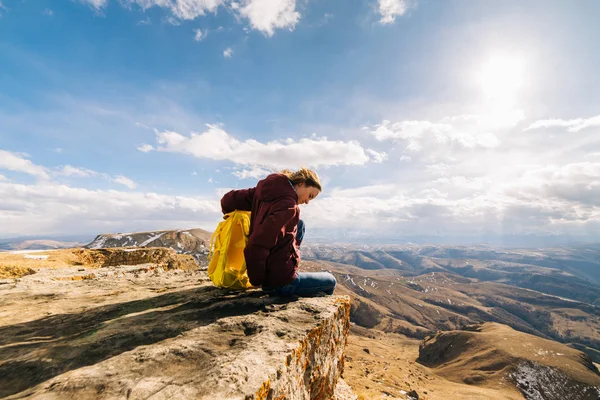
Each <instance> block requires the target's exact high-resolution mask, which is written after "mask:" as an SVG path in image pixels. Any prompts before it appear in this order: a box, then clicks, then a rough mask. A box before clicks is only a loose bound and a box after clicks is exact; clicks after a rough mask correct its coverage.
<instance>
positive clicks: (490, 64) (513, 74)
mask: <svg viewBox="0 0 600 400" xmlns="http://www.w3.org/2000/svg"><path fill="white" fill-rule="evenodd" d="M479 83H480V84H481V87H482V89H483V91H484V93H485V95H486V96H487V97H488V98H493V99H500V100H513V99H514V97H515V96H516V95H517V93H518V91H519V89H520V88H521V86H522V85H523V64H522V62H521V61H520V60H518V59H516V58H511V57H506V56H504V57H502V56H497V57H493V58H491V59H489V60H488V61H487V62H486V63H485V64H484V65H483V66H482V68H481V70H480V72H479Z"/></svg>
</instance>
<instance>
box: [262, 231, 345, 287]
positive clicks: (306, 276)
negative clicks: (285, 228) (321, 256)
mask: <svg viewBox="0 0 600 400" xmlns="http://www.w3.org/2000/svg"><path fill="white" fill-rule="evenodd" d="M304 232H306V225H304V221H302V220H299V221H298V226H297V228H296V240H297V242H298V246H300V243H301V242H302V239H304ZM336 284H337V281H336V280H335V276H333V275H332V274H331V273H329V272H298V273H297V274H296V278H295V279H294V280H293V281H292V282H291V283H289V284H288V285H285V286H282V287H279V288H268V287H264V286H263V291H264V292H265V293H268V294H272V295H276V296H294V295H295V296H300V297H310V296H315V295H317V294H319V293H325V294H333V290H334V289H335V285H336Z"/></svg>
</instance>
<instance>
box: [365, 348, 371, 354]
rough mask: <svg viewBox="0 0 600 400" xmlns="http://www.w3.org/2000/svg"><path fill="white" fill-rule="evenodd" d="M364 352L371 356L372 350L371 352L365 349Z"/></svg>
mask: <svg viewBox="0 0 600 400" xmlns="http://www.w3.org/2000/svg"><path fill="white" fill-rule="evenodd" d="M363 351H364V352H365V353H367V354H371V350H369V349H367V348H364V349H363Z"/></svg>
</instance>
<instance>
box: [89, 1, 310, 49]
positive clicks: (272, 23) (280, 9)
mask: <svg viewBox="0 0 600 400" xmlns="http://www.w3.org/2000/svg"><path fill="white" fill-rule="evenodd" d="M79 1H80V2H82V3H87V4H89V5H91V6H92V7H93V8H94V9H96V10H100V9H102V8H104V7H106V5H107V4H108V0H79ZM121 3H122V4H124V5H125V6H131V5H133V4H136V5H138V6H140V7H141V8H142V9H144V10H146V9H148V8H151V7H160V8H163V9H166V10H168V11H169V12H170V14H171V15H169V16H167V17H166V18H165V19H164V20H166V21H167V22H169V23H172V24H174V25H179V24H180V22H181V21H185V20H188V21H189V20H194V19H196V18H198V17H202V16H204V15H206V14H207V13H215V14H216V13H217V12H218V9H219V7H221V6H224V7H228V8H229V10H231V11H232V12H233V13H234V14H235V15H236V16H237V17H238V18H239V19H243V20H247V21H248V22H249V24H250V26H251V27H252V29H256V30H258V31H260V32H262V33H264V34H265V35H267V36H273V34H274V33H275V30H276V29H284V28H286V29H290V30H292V29H294V27H295V26H296V24H297V23H298V21H299V20H300V13H299V12H298V11H297V10H296V0H242V2H241V3H238V2H235V1H231V0H121ZM205 33H206V32H203V34H205ZM203 34H201V35H202V36H204V35H203ZM197 35H198V34H197V32H196V37H197ZM196 40H198V39H196Z"/></svg>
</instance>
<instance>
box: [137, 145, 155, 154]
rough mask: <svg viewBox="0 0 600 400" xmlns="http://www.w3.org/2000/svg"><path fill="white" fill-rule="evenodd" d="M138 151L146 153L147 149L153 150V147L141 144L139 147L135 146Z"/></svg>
mask: <svg viewBox="0 0 600 400" xmlns="http://www.w3.org/2000/svg"><path fill="white" fill-rule="evenodd" d="M137 149H138V150H139V151H141V152H142V153H147V152H149V151H152V150H154V147H152V146H151V145H149V144H143V145H141V146H140V147H138V148H137Z"/></svg>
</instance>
